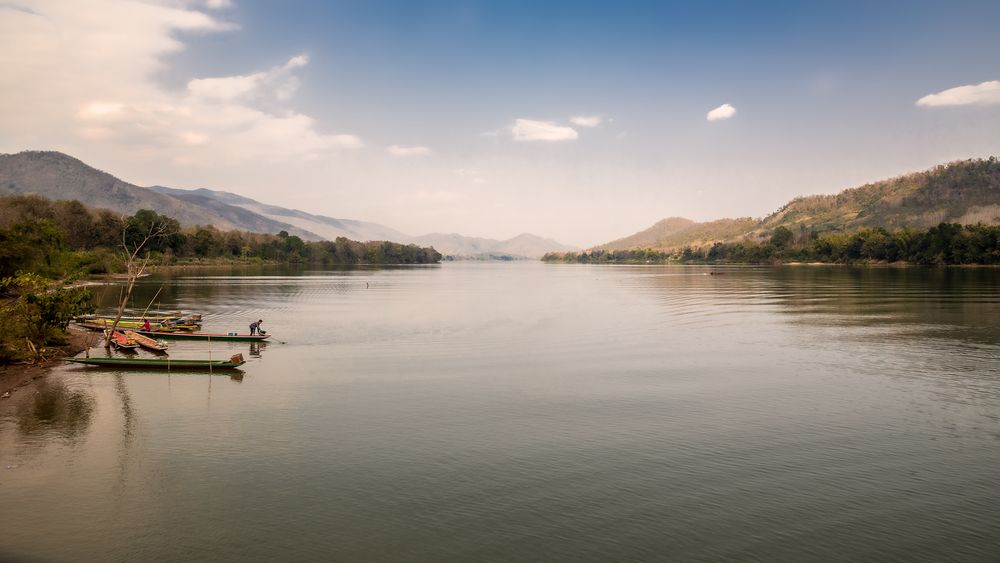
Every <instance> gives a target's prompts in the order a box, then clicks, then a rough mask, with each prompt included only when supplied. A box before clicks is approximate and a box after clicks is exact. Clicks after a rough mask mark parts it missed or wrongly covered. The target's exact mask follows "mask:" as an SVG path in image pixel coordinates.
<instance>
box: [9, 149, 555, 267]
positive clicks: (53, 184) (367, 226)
mask: <svg viewBox="0 0 1000 563" xmlns="http://www.w3.org/2000/svg"><path fill="white" fill-rule="evenodd" d="M28 194H34V195H39V196H42V197H46V198H49V199H57V200H69V199H75V200H78V201H80V202H81V203H83V204H85V205H87V206H90V207H99V208H105V209H110V210H112V211H116V212H119V213H128V214H132V213H135V212H136V211H138V210H139V209H152V210H154V211H156V212H157V213H161V214H163V215H168V216H170V217H173V218H175V219H177V220H178V221H180V222H181V224H184V225H212V226H214V227H216V228H218V229H222V230H233V229H239V230H245V231H253V232H259V233H278V232H280V231H287V232H288V233H289V234H293V235H297V236H299V237H301V238H303V239H306V240H323V239H326V240H333V239H336V238H337V237H346V238H349V239H352V240H359V241H368V240H389V241H393V242H401V243H414V244H419V245H424V246H427V245H433V246H434V247H435V248H436V249H437V250H438V251H439V252H441V253H442V254H446V255H451V256H455V257H481V256H488V255H510V256H516V257H525V258H537V257H540V256H541V255H543V254H545V253H546V252H551V251H566V250H572V249H571V248H570V247H567V246H565V245H562V244H560V243H558V242H556V241H553V240H550V239H544V238H541V237H538V236H535V235H531V234H527V233H526V234H522V235H518V236H517V237H514V238H512V239H509V240H505V241H499V240H494V239H485V238H476V237H466V236H462V235H458V234H450V235H442V234H437V233H433V234H429V235H423V236H420V237H412V236H410V235H407V234H405V233H402V232H400V231H397V230H395V229H392V228H390V227H386V226H384V225H380V224H378V223H371V222H368V221H356V220H352V219H336V218H333V217H326V216H323V215H313V214H311V213H306V212H304V211H298V210H295V209H286V208H284V207H278V206H274V205H268V204H265V203H261V202H259V201H255V200H253V199H250V198H248V197H243V196H241V195H238V194H234V193H230V192H224V191H218V190H209V189H204V188H201V189H195V190H182V189H177V188H169V187H165V186H153V187H150V188H146V187H142V186H136V185H134V184H129V183H128V182H124V181H122V180H119V179H118V178H116V177H114V176H112V175H111V174H108V173H106V172H102V171H100V170H97V169H95V168H93V167H91V166H88V165H87V164H85V163H83V162H82V161H80V160H78V159H76V158H73V157H71V156H69V155H66V154H63V153H60V152H55V151H25V152H21V153H17V154H0V195H28Z"/></svg>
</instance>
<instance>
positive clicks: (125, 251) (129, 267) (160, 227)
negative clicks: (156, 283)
mask: <svg viewBox="0 0 1000 563" xmlns="http://www.w3.org/2000/svg"><path fill="white" fill-rule="evenodd" d="M128 227H129V221H128V218H127V217H122V251H121V256H122V259H123V260H124V261H125V291H124V292H123V293H122V299H121V302H120V303H119V304H118V314H117V315H115V322H114V323H113V324H112V325H111V330H109V331H106V332H105V335H104V347H105V348H110V347H111V337H112V335H114V333H115V331H116V330H118V323H119V322H121V319H122V315H123V314H124V312H125V305H126V304H127V303H128V300H129V297H131V296H132V289H133V288H134V287H135V280H137V279H139V278H140V277H142V274H144V273H145V272H146V266H148V265H149V250H148V249H147V250H146V251H145V254H143V250H144V249H146V246H147V245H148V244H149V243H150V241H152V240H153V239H156V238H159V237H165V236H168V235H170V234H172V233H171V232H170V228H169V225H167V224H166V223H164V222H163V221H152V222H150V224H149V230H148V232H146V233H144V234H143V236H142V239H141V240H140V241H139V242H137V243H134V244H132V245H130V244H129V241H128Z"/></svg>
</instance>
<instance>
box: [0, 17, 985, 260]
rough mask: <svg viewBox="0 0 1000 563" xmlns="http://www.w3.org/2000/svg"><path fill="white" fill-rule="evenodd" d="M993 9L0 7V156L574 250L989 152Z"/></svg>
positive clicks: (406, 226) (413, 229) (755, 212)
mask: <svg viewBox="0 0 1000 563" xmlns="http://www.w3.org/2000/svg"><path fill="white" fill-rule="evenodd" d="M998 23H1000V13H998V12H997V10H996V3H995V2H961V1H954V2H919V1H901V2H893V1H889V0H885V1H880V2H870V1H867V2H862V1H858V2H850V1H823V0H816V1H809V2H799V1H787V2H769V1H759V2H746V1H728V2H724V1H712V0H708V1H694V0H692V1H691V2H667V1H663V2H635V1H628V0H624V1H608V2H587V1H568V0H567V1H541V0H535V1H517V0H493V1H475V0H468V1H448V0H427V1H422V2H415V1H410V0H343V1H337V0H328V1H315V2H306V1H295V0H288V1H282V2H273V1H263V0H262V1H248V0H198V1H195V0H190V1H184V0H159V1H156V0H149V1H135V0H77V1H42V0H39V1H35V0H0V152H4V153H14V152H19V151H22V150H59V151H63V152H66V153H68V154H70V155H72V156H75V157H77V158H80V159H81V160H83V161H84V162H86V163H88V164H90V165H92V166H94V167H96V168H99V169H101V170H104V171H107V172H110V173H112V174H114V175H115V176H118V177H119V178H122V179H123V180H126V181H128V182H131V183H134V184H138V185H144V186H149V185H166V186H171V187H178V188H211V189H218V190H225V191H230V192H235V193H238V194H242V195H245V196H248V197H251V198H254V199H257V200H259V201H262V202H264V203H270V204H275V205H281V206H284V207H291V208H296V209H302V210H304V211H309V212H312V213H319V214H323V215H328V216H332V217H337V218H346V219H361V220H367V221H374V222H377V223H381V224H384V225H387V226H390V227H393V228H395V229H398V230H401V231H403V232H406V233H408V234H411V235H420V234H425V233H429V232H457V233H461V234H464V235H469V236H484V237H491V238H500V239H504V238H509V237H512V236H515V235H517V234H519V233H522V232H531V233H534V234H537V235H541V236H545V237H551V238H554V239H556V240H559V241H560V242H563V243H566V244H572V245H576V246H579V247H588V246H592V245H596V244H600V243H602V242H606V241H609V240H612V239H615V238H619V237H622V236H627V235H629V234H632V233H634V232H636V231H639V230H641V229H644V228H646V227H648V226H650V225H651V224H653V223H654V222H656V221H658V220H660V219H663V218H666V217H671V216H682V217H688V218H691V219H695V220H711V219H717V218H722V217H742V216H753V217H760V216H764V215H766V214H768V213H770V212H772V211H774V210H775V209H777V208H778V207H779V206H781V205H782V204H784V203H785V202H787V201H788V200H790V199H791V198H793V197H796V196H800V195H809V194H816V193H833V192H836V191H839V190H841V189H844V188H848V187H853V186H857V185H861V184H863V183H865V182H870V181H876V180H879V179H884V178H889V177H893V176H897V175H900V174H904V173H907V172H912V171H917V170H922V169H926V168H929V167H932V166H935V165H937V164H941V163H945V162H949V161H953V160H957V159H965V158H974V157H986V156H990V155H1000V64H998V62H997V60H998V59H997V56H998V54H1000V33H997V32H996V28H997V24H998Z"/></svg>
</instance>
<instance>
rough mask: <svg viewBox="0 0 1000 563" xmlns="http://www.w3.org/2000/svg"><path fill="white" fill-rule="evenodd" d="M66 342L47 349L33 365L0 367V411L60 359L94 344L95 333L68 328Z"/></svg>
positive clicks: (59, 361) (59, 362)
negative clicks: (63, 344)
mask: <svg viewBox="0 0 1000 563" xmlns="http://www.w3.org/2000/svg"><path fill="white" fill-rule="evenodd" d="M67 333H68V338H67V340H68V342H67V343H66V345H65V346H58V347H53V348H48V349H46V351H45V357H44V358H43V359H42V360H40V361H39V362H38V363H34V364H10V365H6V366H0V409H2V408H3V406H4V405H3V401H7V400H9V399H11V398H12V397H14V395H15V394H18V393H22V392H24V391H26V390H30V389H31V388H32V387H33V386H34V384H35V383H36V382H37V381H38V380H39V379H42V378H43V377H46V376H47V375H48V374H49V371H50V370H51V369H52V368H53V367H55V366H58V365H60V364H61V363H62V358H64V357H66V356H75V355H77V354H79V353H80V352H82V351H84V350H86V349H87V348H89V347H90V346H91V345H92V344H93V343H94V342H96V339H97V336H96V333H94V332H90V331H87V330H82V329H79V328H74V327H70V328H69V330H68V331H67Z"/></svg>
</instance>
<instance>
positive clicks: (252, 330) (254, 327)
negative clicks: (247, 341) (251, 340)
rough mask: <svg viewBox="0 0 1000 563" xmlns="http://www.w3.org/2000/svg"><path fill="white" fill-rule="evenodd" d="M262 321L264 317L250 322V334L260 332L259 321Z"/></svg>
mask: <svg viewBox="0 0 1000 563" xmlns="http://www.w3.org/2000/svg"><path fill="white" fill-rule="evenodd" d="M262 322H264V319H258V320H257V322H255V323H250V336H253V335H255V334H260V323H262Z"/></svg>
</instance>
